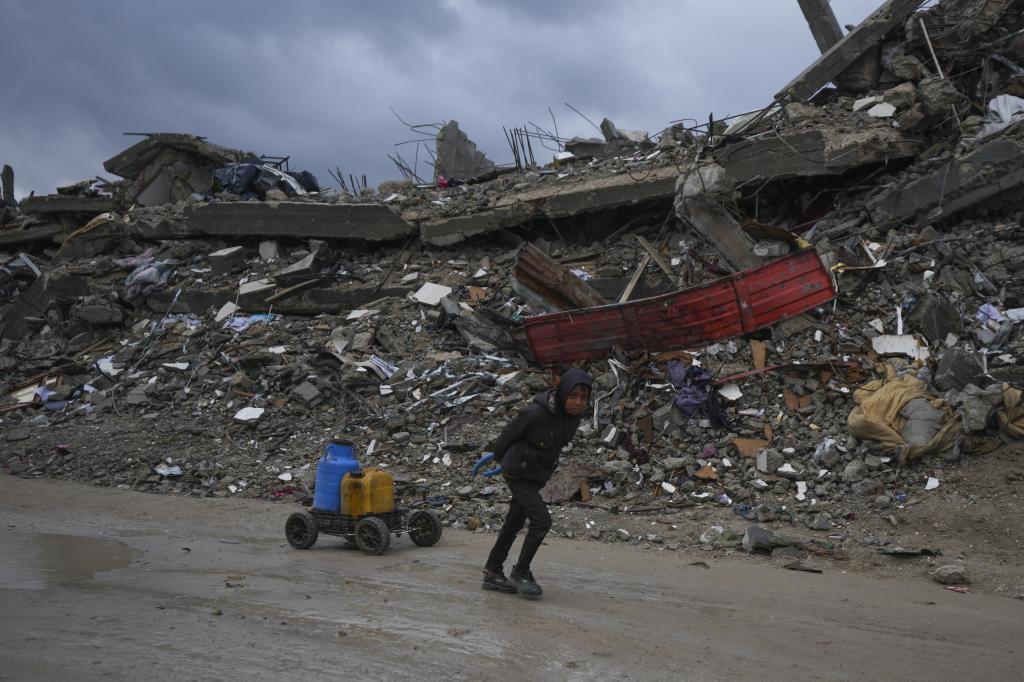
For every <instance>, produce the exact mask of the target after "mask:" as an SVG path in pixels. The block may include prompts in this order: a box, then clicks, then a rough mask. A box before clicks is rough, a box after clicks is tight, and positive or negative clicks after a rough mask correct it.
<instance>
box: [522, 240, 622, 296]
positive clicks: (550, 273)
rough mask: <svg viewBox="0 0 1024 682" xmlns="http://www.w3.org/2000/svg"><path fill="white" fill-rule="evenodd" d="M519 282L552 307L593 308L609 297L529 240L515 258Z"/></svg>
mask: <svg viewBox="0 0 1024 682" xmlns="http://www.w3.org/2000/svg"><path fill="white" fill-rule="evenodd" d="M514 275H515V279H516V282H518V284H519V285H520V286H521V287H525V288H526V289H528V290H529V291H530V292H532V293H533V294H535V295H537V296H538V297H540V299H542V300H543V302H544V303H545V304H546V305H547V306H549V307H550V308H551V309H553V310H570V309H572V308H590V307H593V306H601V305H605V303H607V301H605V300H604V297H602V296H601V294H599V293H598V292H597V291H595V290H594V289H593V288H592V287H591V286H590V285H588V284H587V283H586V282H584V281H583V280H581V279H580V278H579V277H577V276H576V275H574V274H572V273H571V272H570V271H569V270H568V269H567V268H566V267H564V266H563V265H561V264H560V263H558V262H557V261H554V260H552V259H551V258H549V257H548V256H547V255H546V254H545V253H544V252H543V251H541V250H540V249H538V248H537V247H536V246H534V245H533V244H530V243H526V244H523V246H522V248H520V250H519V255H518V258H517V259H516V269H515V273H514Z"/></svg>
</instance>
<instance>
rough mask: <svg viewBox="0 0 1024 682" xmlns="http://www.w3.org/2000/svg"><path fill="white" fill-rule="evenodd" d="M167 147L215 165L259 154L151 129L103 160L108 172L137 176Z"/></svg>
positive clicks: (123, 176) (181, 134)
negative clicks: (136, 141)
mask: <svg viewBox="0 0 1024 682" xmlns="http://www.w3.org/2000/svg"><path fill="white" fill-rule="evenodd" d="M168 149H174V150H177V151H179V152H183V153H185V154H187V155H189V156H191V157H194V158H199V159H206V160H208V161H209V162H210V163H211V164H212V165H214V166H223V165H226V164H229V163H236V162H239V161H242V160H246V159H256V158H258V157H257V156H256V155H255V154H253V153H252V152H243V151H239V150H237V149H228V148H227V147H221V146H220V145H216V144H211V143H210V142H207V141H206V139H205V138H202V137H197V136H195V135H188V134H185V133H149V134H147V135H146V139H144V140H142V141H141V142H138V143H136V144H133V145H132V146H131V147H129V148H128V149H125V150H124V151H123V152H121V153H120V154H118V155H116V156H114V157H111V158H109V159H107V160H106V161H104V162H103V168H105V169H106V170H107V172H108V173H113V174H115V175H119V176H121V177H122V178H128V179H134V178H136V177H138V176H139V175H140V174H141V173H142V172H143V171H144V170H145V169H146V167H147V166H149V164H151V163H152V162H153V161H155V160H156V158H157V157H158V156H160V154H162V153H163V152H165V151H166V150H168Z"/></svg>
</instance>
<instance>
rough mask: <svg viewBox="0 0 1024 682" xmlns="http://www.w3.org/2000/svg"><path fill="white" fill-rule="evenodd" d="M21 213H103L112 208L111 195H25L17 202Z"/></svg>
mask: <svg viewBox="0 0 1024 682" xmlns="http://www.w3.org/2000/svg"><path fill="white" fill-rule="evenodd" d="M18 208H20V209H21V211H22V212H23V213H92V214H97V213H104V212H106V211H112V210H114V200H113V198H111V197H73V196H65V195H63V194H46V195H43V196H38V197H25V198H24V199H22V200H21V203H19V204H18Z"/></svg>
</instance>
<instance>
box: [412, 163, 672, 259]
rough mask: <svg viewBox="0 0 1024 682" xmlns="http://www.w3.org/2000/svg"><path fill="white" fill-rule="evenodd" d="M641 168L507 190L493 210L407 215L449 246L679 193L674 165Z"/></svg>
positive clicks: (426, 237)
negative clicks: (436, 215) (540, 220)
mask: <svg viewBox="0 0 1024 682" xmlns="http://www.w3.org/2000/svg"><path fill="white" fill-rule="evenodd" d="M636 173H637V175H638V176H639V177H636V176H632V177H631V176H630V175H629V174H628V173H620V174H618V175H612V176H608V177H603V178H594V179H588V180H584V181H582V182H572V183H551V184H547V185H545V186H543V187H539V188H536V189H531V190H528V191H525V192H517V193H513V194H508V195H506V196H504V197H502V198H501V199H499V200H498V201H497V202H495V204H494V206H493V207H491V208H489V209H488V210H486V211H479V212H476V213H472V214H469V215H461V216H454V217H451V218H428V217H427V216H426V215H425V214H423V213H420V212H417V211H408V212H406V213H403V214H402V215H403V217H404V218H405V219H406V220H408V221H410V222H412V223H415V224H416V225H418V226H419V230H420V238H421V239H422V240H423V241H425V242H428V243H430V244H434V245H435V246H449V245H451V244H457V243H459V242H461V241H463V240H465V239H468V238H469V237H473V236H475V235H478V234H485V233H487V232H494V231H497V230H501V229H504V228H510V227H517V226H519V225H523V224H524V223H527V222H529V221H530V220H533V219H535V218H542V217H546V218H550V219H552V220H554V219H559V218H566V217H569V216H574V215H579V214H584V213H595V212H599V211H603V210H607V209H611V208H617V207H619V206H630V205H635V204H640V203H645V202H649V201H655V200H659V199H670V198H672V196H673V195H674V194H675V184H676V178H678V177H679V170H678V169H677V168H676V167H675V166H666V167H661V168H654V169H650V170H648V169H639V170H637V171H636ZM634 178H636V179H634Z"/></svg>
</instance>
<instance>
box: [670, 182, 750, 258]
mask: <svg viewBox="0 0 1024 682" xmlns="http://www.w3.org/2000/svg"><path fill="white" fill-rule="evenodd" d="M676 215H677V216H678V217H679V219H680V220H681V221H682V222H683V224H684V225H688V226H689V227H691V228H692V229H693V230H694V232H696V233H697V234H699V235H700V236H702V237H703V238H704V239H705V240H706V241H707V242H708V243H709V244H710V245H711V246H713V247H714V248H715V249H716V250H717V251H718V253H720V254H721V255H722V258H724V259H725V261H726V263H728V264H729V266H730V267H731V268H732V269H733V270H736V271H739V270H746V269H747V268H753V267H757V266H758V265H761V264H762V262H763V261H762V260H761V259H760V258H758V257H757V256H755V255H754V240H753V239H751V238H750V236H749V235H747V233H746V231H745V230H744V229H743V227H742V226H741V225H740V224H739V222H737V221H736V219H735V218H733V217H732V214H730V213H729V211H727V210H726V209H725V207H724V206H722V205H721V204H719V203H718V202H717V201H715V200H713V199H710V198H707V197H699V196H697V197H691V198H689V199H686V198H683V197H682V196H680V197H679V198H678V200H677V201H676Z"/></svg>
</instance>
